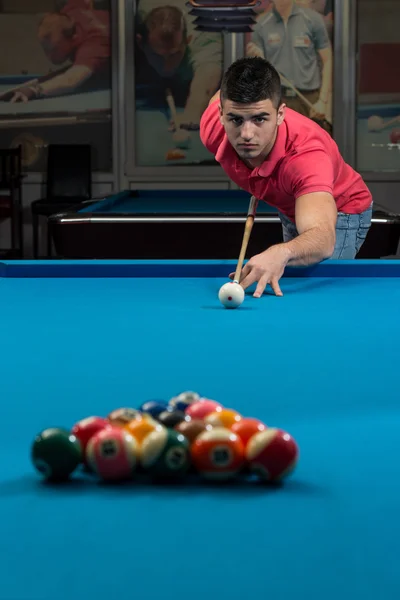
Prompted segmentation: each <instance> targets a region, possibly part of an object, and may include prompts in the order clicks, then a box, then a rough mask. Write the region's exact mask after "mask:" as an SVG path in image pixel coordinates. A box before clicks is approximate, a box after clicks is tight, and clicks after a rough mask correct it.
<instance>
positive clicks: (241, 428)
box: [231, 417, 267, 447]
mask: <svg viewBox="0 0 400 600" xmlns="http://www.w3.org/2000/svg"><path fill="white" fill-rule="evenodd" d="M266 429H267V426H266V425H265V424H264V423H263V422H262V421H259V420H258V419H252V418H248V417H246V418H243V419H240V420H239V421H237V422H236V423H234V424H233V425H232V427H231V431H233V433H236V435H238V436H239V437H240V439H241V440H242V442H243V444H244V446H245V447H246V446H247V444H248V442H249V440H250V439H251V438H252V437H253V435H255V434H256V433H260V431H265V430H266Z"/></svg>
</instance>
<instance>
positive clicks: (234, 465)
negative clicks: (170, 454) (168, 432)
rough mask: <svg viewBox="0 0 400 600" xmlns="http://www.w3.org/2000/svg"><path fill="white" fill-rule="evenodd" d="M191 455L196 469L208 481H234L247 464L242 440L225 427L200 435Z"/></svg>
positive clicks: (194, 443)
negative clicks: (245, 463)
mask: <svg viewBox="0 0 400 600" xmlns="http://www.w3.org/2000/svg"><path fill="white" fill-rule="evenodd" d="M191 455H192V462H193V465H194V467H195V468H196V470H197V471H198V472H199V473H200V474H201V475H202V476H203V477H205V478H206V479H214V480H218V479H219V480H226V479H232V478H233V477H235V476H236V475H237V474H238V473H239V472H240V471H241V470H242V467H243V466H244V462H245V459H244V447H243V444H242V442H241V440H240V438H239V437H238V436H237V435H236V434H235V433H232V431H230V430H229V429H225V428H223V427H216V428H213V429H211V430H210V431H203V433H200V435H199V436H197V438H196V440H195V441H194V442H193V444H192V446H191Z"/></svg>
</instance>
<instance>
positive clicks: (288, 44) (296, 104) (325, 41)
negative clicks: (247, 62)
mask: <svg viewBox="0 0 400 600" xmlns="http://www.w3.org/2000/svg"><path fill="white" fill-rule="evenodd" d="M332 39H333V0H296V1H294V0H274V1H272V0H262V2H261V5H260V7H259V15H258V17H257V24H256V25H255V27H254V30H253V32H252V33H251V34H247V35H246V54H247V55H248V56H257V55H258V56H263V57H264V58H266V59H267V60H269V61H270V62H271V63H272V64H273V65H274V67H275V68H276V69H277V70H278V72H279V74H280V76H281V80H282V88H283V94H284V102H285V104H286V105H287V106H288V107H289V108H292V109H294V110H296V111H297V112H299V113H301V114H304V115H306V116H308V117H311V118H313V119H314V120H316V121H318V122H319V123H320V124H321V126H322V127H324V129H326V130H327V131H329V133H332V84H333V56H332Z"/></svg>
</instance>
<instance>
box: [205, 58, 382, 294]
mask: <svg viewBox="0 0 400 600" xmlns="http://www.w3.org/2000/svg"><path fill="white" fill-rule="evenodd" d="M200 137H201V140H202V142H203V144H204V145H205V146H206V148H207V149H208V150H209V151H210V152H212V153H213V154H214V155H215V158H216V160H217V161H218V162H219V163H220V164H221V167H222V168H223V169H224V171H225V172H226V173H227V175H229V177H230V179H232V181H234V182H235V183H236V184H237V185H238V186H240V187H241V188H242V189H244V190H247V191H248V192H249V193H250V194H252V195H254V196H255V197H256V198H258V199H259V200H261V201H265V202H268V204H270V205H272V206H274V207H275V208H277V209H278V213H279V216H280V219H281V221H282V227H283V239H284V241H283V243H281V244H276V245H274V246H271V247H270V248H268V249H266V250H265V251H264V252H262V253H261V254H258V255H257V256H253V257H252V258H251V259H250V260H249V261H248V262H247V263H246V264H245V266H244V267H243V270H242V276H241V281H240V283H241V285H242V286H243V287H244V289H246V288H248V287H249V286H250V285H252V284H254V283H255V282H258V285H257V287H256V291H255V293H254V296H255V297H256V298H259V297H260V296H261V295H262V294H263V292H264V290H265V288H266V286H267V285H268V284H269V285H270V286H271V287H272V289H273V291H274V292H275V294H276V295H277V296H281V295H282V292H281V289H280V286H279V280H280V278H281V277H282V275H283V272H284V269H285V267H286V265H290V266H292V265H296V266H297V265H298V266H300V265H304V266H305V265H310V264H314V263H318V262H321V261H323V260H326V259H328V258H335V259H339V258H341V259H353V258H354V257H355V256H356V254H357V252H358V251H359V249H360V247H361V245H362V243H363V242H364V240H365V237H366V235H367V232H368V230H369V228H370V225H371V215H372V198H371V194H370V192H369V190H368V188H367V186H366V185H365V183H364V181H363V180H362V178H361V176H360V175H359V174H358V173H356V172H355V171H354V170H353V169H352V168H351V167H350V166H349V165H348V164H346V163H345V161H344V160H343V158H342V156H341V155H340V153H339V150H338V147H337V145H336V143H335V142H334V141H333V139H332V138H331V136H330V135H329V134H328V133H327V132H326V131H324V130H323V129H322V128H321V127H320V126H319V125H317V124H316V123H314V122H313V121H312V120H310V119H308V118H307V117H305V116H303V115H300V114H298V113H297V112H295V111H293V110H291V109H289V108H286V107H285V105H284V104H283V103H282V101H281V84H280V79H279V75H278V73H277V71H276V70H275V69H274V67H273V66H272V65H271V64H270V63H269V62H268V61H266V60H265V59H263V58H260V57H256V58H242V59H239V60H237V61H236V62H234V63H233V64H232V65H231V66H230V67H229V69H228V70H227V71H226V73H225V74H224V77H223V80H222V83H221V90H220V92H218V93H217V94H216V95H215V96H214V97H213V98H212V99H211V101H210V104H209V106H208V108H207V109H206V110H205V112H204V113H203V116H202V119H201V123H200ZM232 276H233V274H231V277H232Z"/></svg>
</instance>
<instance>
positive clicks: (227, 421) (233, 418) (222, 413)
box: [204, 408, 243, 429]
mask: <svg viewBox="0 0 400 600" xmlns="http://www.w3.org/2000/svg"><path fill="white" fill-rule="evenodd" d="M242 418H243V417H242V415H240V414H239V413H238V412H237V411H236V410H233V409H232V408H217V409H215V411H214V412H212V413H210V414H209V415H207V416H206V417H205V419H204V420H205V422H206V423H208V424H209V425H212V427H226V428H227V429H230V428H231V427H232V426H233V425H234V424H235V423H238V422H239V421H240V420H241V419H242Z"/></svg>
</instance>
